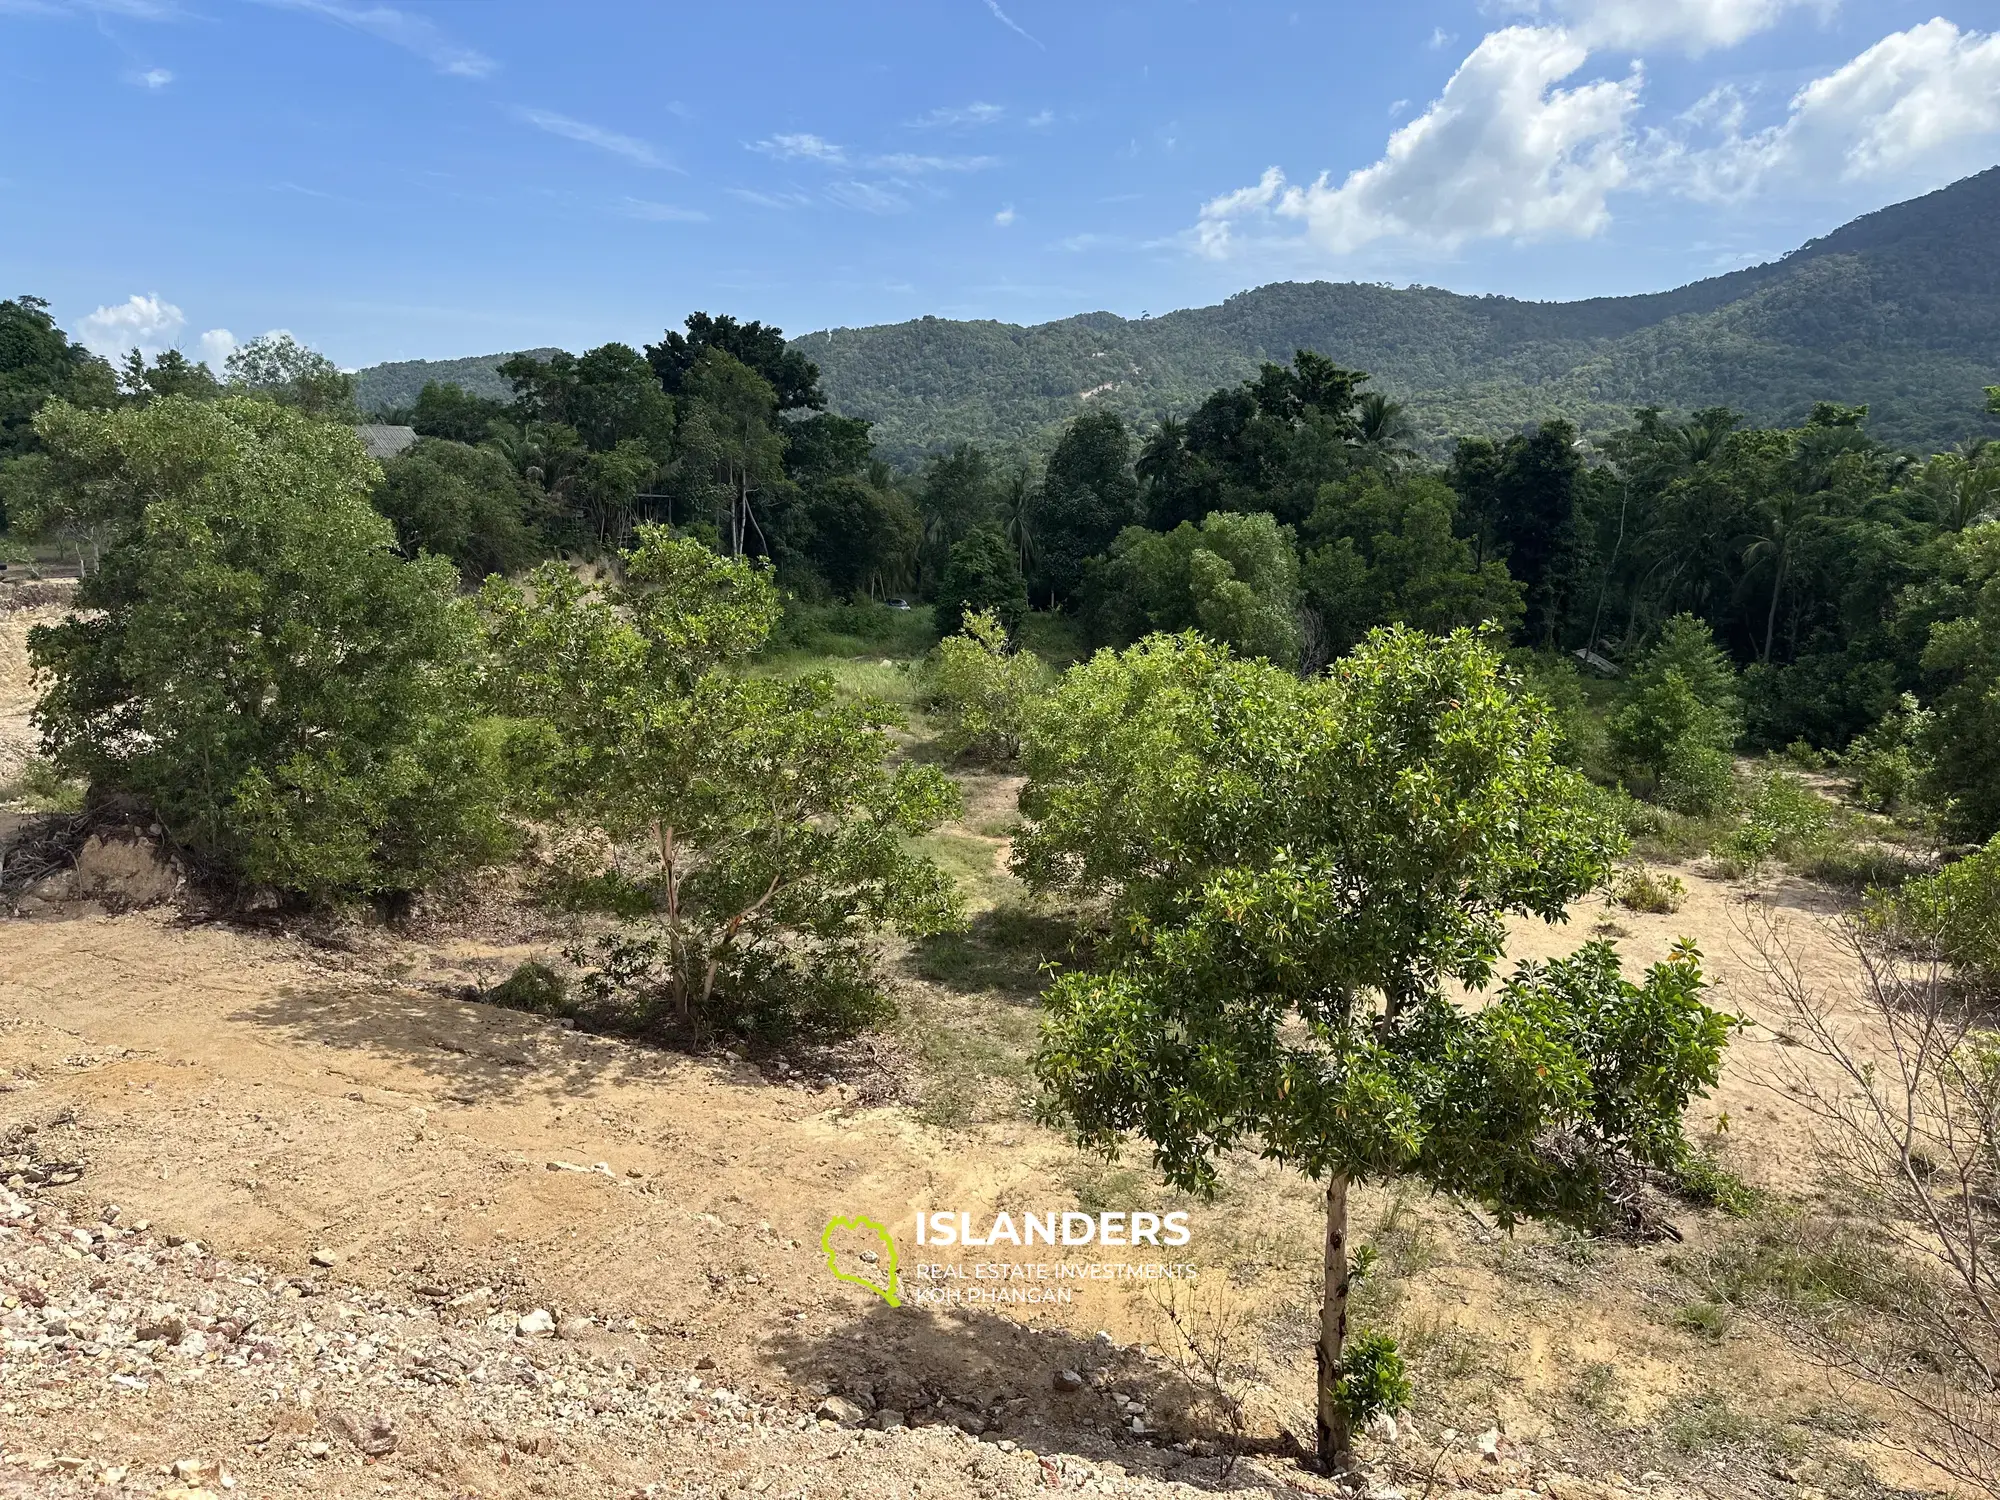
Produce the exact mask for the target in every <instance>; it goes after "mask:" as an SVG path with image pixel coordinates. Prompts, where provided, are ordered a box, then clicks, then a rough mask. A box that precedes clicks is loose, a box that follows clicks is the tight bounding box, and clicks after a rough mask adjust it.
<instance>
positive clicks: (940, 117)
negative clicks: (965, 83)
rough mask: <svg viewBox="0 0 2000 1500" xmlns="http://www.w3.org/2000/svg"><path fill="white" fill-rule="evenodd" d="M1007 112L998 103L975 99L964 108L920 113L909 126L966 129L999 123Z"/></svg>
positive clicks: (933, 128)
mask: <svg viewBox="0 0 2000 1500" xmlns="http://www.w3.org/2000/svg"><path fill="white" fill-rule="evenodd" d="M1006 114H1007V111H1006V110H1005V109H1003V108H1002V107H1001V106H1000V105H998V104H982V103H980V102H979V101H977V100H974V101H973V102H972V103H971V104H968V105H965V106H964V107H962V108H958V109H953V108H949V107H945V108H939V109H934V110H932V111H931V112H930V113H929V114H924V115H918V116H917V118H916V119H914V120H911V121H910V122H909V127H910V129H912V130H964V129H966V128H967V127H969V126H974V125H997V124H999V123H1000V121H1001V120H1003V119H1004V118H1006Z"/></svg>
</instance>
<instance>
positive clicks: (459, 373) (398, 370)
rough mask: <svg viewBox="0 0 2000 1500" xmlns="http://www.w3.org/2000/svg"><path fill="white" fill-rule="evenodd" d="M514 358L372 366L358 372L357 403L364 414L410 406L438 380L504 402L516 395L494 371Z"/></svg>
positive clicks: (541, 353)
mask: <svg viewBox="0 0 2000 1500" xmlns="http://www.w3.org/2000/svg"><path fill="white" fill-rule="evenodd" d="M521 352H523V353H527V354H532V355H534V356H535V358H537V359H547V358H548V357H549V356H550V355H551V354H554V353H555V352H556V351H555V350H553V349H527V350H523V351H521ZM513 357H514V351H513V350H509V351H508V352H506V353H505V354H472V355H468V356H466V357H465V358H464V359H401V360H396V361H394V362H393V363H390V364H386V365H370V366H369V367H368V368H367V369H365V370H359V371H356V372H355V386H354V399H355V401H356V402H357V403H359V405H360V407H361V409H362V410H363V411H369V412H373V411H385V410H387V409H388V408H390V407H394V406H408V405H410V403H411V402H413V401H415V400H416V399H417V392H419V391H421V390H422V389H423V388H424V383H425V382H426V381H431V380H435V381H438V382H440V383H442V384H444V385H456V386H460V387H462V388H463V389H464V390H465V391H466V392H468V393H469V394H471V395H474V396H487V397H490V398H492V399H493V400H495V401H505V400H507V399H508V398H510V397H511V396H512V395H513V394H514V391H513V388H512V387H511V386H509V385H508V384H507V382H506V381H504V380H502V379H501V378H500V377H499V375H497V374H496V373H495V371H496V370H498V369H499V367H500V366H501V365H502V364H504V363H506V362H507V361H508V360H510V359H512V358H513Z"/></svg>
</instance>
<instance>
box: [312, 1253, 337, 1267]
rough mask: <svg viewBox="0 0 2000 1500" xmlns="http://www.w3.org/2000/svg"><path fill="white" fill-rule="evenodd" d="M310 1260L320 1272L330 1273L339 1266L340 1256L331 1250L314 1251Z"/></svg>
mask: <svg viewBox="0 0 2000 1500" xmlns="http://www.w3.org/2000/svg"><path fill="white" fill-rule="evenodd" d="M310 1259H311V1261H312V1263H313V1264H314V1265H316V1266H318V1267H319V1268H320V1269H321V1270H322V1271H331V1270H332V1269H333V1268H334V1267H335V1266H337V1265H339V1264H340V1256H339V1254H338V1252H336V1251H333V1250H326V1249H320V1250H315V1251H313V1253H312V1255H311V1257H310Z"/></svg>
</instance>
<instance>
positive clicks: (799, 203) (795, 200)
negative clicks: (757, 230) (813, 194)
mask: <svg viewBox="0 0 2000 1500" xmlns="http://www.w3.org/2000/svg"><path fill="white" fill-rule="evenodd" d="M723 191H724V192H726V193H728V194H729V196H730V197H732V198H741V199H742V200H743V201H744V202H745V203H754V204H756V205H757V206H758V207H759V208H803V207H805V205H806V204H808V203H810V202H812V199H810V198H808V197H807V196H806V195H805V194H804V193H760V192H756V191H755V190H753V189H751V188H735V187H733V188H724V189H723Z"/></svg>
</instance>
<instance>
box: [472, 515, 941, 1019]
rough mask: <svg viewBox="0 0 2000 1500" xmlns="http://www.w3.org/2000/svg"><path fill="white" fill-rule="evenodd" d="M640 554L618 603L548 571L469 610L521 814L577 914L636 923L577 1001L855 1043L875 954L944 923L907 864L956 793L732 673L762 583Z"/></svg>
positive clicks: (644, 537)
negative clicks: (581, 906) (876, 944)
mask: <svg viewBox="0 0 2000 1500" xmlns="http://www.w3.org/2000/svg"><path fill="white" fill-rule="evenodd" d="M638 535H639V544H638V546H637V547H636V548H634V549H632V550H631V551H629V552H627V553H626V554H625V555H624V559H623V561H624V570H623V571H624V579H625V581H624V582H622V583H619V584H616V585H612V586H608V587H605V588H602V589H593V588H590V587H587V586H586V585H585V584H584V583H583V582H581V581H580V580H579V579H578V578H577V577H576V576H575V574H574V573H573V572H571V571H570V570H569V569H568V568H565V567H562V566H560V565H556V564H546V565H544V566H543V567H541V568H539V569H537V570H536V571H535V572H534V573H533V574H531V575H530V577H529V579H528V581H527V585H526V587H525V588H517V587H514V586H511V585H508V584H506V583H504V582H502V581H500V580H497V579H493V580H489V581H488V583H487V586H486V589H485V591H484V594H483V595H482V602H483V603H484V605H485V607H486V609H487V611H488V613H489V615H490V617H491V619H492V622H493V624H492V635H493V642H494V648H495V651H496V654H497V657H498V662H499V666H500V670H499V671H498V672H496V673H495V675H494V681H493V687H494V691H495V694H496V696H497V698H498V699H499V701H500V703H501V704H502V706H503V707H504V709H505V711H507V712H508V713H510V714H512V715H513V716H514V717H515V719H516V721H517V728H516V731H515V733H514V735H513V736H512V738H511V741H510V744H509V746H508V752H509V758H510V763H511V764H512V766H513V768H514V771H515V775H516V778H517V785H518V786H519V787H520V789H521V792H520V795H521V804H522V809H523V811H525V812H529V813H531V814H533V815H535V816H537V817H538V818H540V819H542V820H545V821H546V823H547V824H548V825H549V826H551V827H552V828H553V829H554V830H555V832H556V835H557V849H558V851H559V852H558V858H557V868H558V873H559V875H560V876H561V877H562V879H563V881H564V883H565V884H566V885H567V887H568V889H569V890H570V891H571V892H572V893H573V894H574V895H575V896H577V897H578V898H579V899H583V898H587V899H590V900H592V901H594V902H595V903H596V904H599V905H602V906H605V907H608V908H610V909H613V910H616V911H619V912H621V913H623V914H626V915H628V916H629V915H638V916H641V917H642V918H643V922H642V925H640V926H639V927H637V928H636V929H633V930H627V931H624V932H621V933H619V934H617V935H615V936H614V937H612V938H610V939H607V940H606V941H605V942H604V943H603V944H601V945H600V946H599V948H598V949H597V950H596V952H595V954H594V957H593V956H588V955H584V954H579V955H577V956H576V958H577V961H578V962H579V963H587V964H588V966H589V968H590V972H589V973H588V974H586V976H585V978H584V987H585V991H586V993H588V994H590V995H591V996H592V997H593V999H595V1000H596V1001H597V1002H598V1003H599V1004H608V1003H610V1000H611V999H612V997H614V996H615V997H622V1002H623V1004H624V1005H625V1006H626V1008H627V1010H628V1011H629V1014H630V1018H631V1020H632V1022H633V1024H636V1025H640V1026H654V1025H664V1026H667V1027H670V1028H674V1029H678V1030H681V1031H684V1032H685V1031H692V1032H697V1033H699V1032H706V1031H711V1030H714V1029H716V1028H718V1027H721V1028H727V1029H734V1030H737V1031H740V1032H743V1033H745V1034H755V1035H765V1034H769V1033H770V1031H771V1030H772V1029H773V1028H776V1029H780V1030H782V1029H784V1028H788V1027H814V1028H832V1029H839V1028H842V1027H846V1026H849V1025H851V1024H858V1023H859V1022H860V1021H862V1020H864V1019H866V1018H867V1017H869V1016H872V1015H875V1014H877V1013H878V1012H879V1009H880V1006H881V1003H882V1002H881V1000H880V996H879V991H878V990H877V988H876V987H875V986H874V985H873V982H872V980H871V978H870V976H869V971H868V963H867V940H868V938H869V936H870V935H871V934H872V933H873V932H874V931H876V930H878V929H880V928H885V927H886V928H891V929H894V930H898V931H902V932H906V933H909V934H911V935H915V936H922V935H924V934H926V933H931V932H936V931H939V930H942V929H943V928H945V927H948V926H950V925H952V923H953V922H954V921H956V919H957V901H956V898H955V895H954V893H953V891H952V890H951V887H950V882H949V881H948V879H947V878H946V877H945V876H944V875H943V873H942V872H941V871H939V870H938V869H937V868H936V867H935V866H934V865H933V864H931V863H930V862H929V861H928V860H925V859H923V858H921V857H918V856H916V855H914V854H912V853H910V852H909V850H908V848H907V845H908V842H909V840H910V839H911V838H912V837H913V836H915V835H917V834H921V833H923V832H924V831H925V830H927V829H929V828H932V827H935V826H936V825H937V824H938V823H939V822H941V821H943V820H944V819H945V818H946V817H948V816H950V815H951V814H952V813H953V812H954V811H955V810H956V808H957V806H958V797H957V792H956V789H955V788H954V787H953V785H952V784H951V783H950V782H949V781H948V780H947V779H946V778H945V777H944V775H943V774H942V773H941V772H939V771H938V770H937V769H936V768H935V767H929V766H916V765H907V764H906V765H903V766H901V767H899V768H897V769H896V770H894V771H891V770H890V769H889V768H888V766H887V764H886V761H887V758H888V755H889V751H890V742H889V738H888V735H887V733H886V732H885V731H886V729H887V728H888V726H889V725H890V724H891V723H893V722H895V716H894V715H893V714H891V713H890V712H889V711H888V710H887V708H886V706H885V705H883V704H880V703H878V702H874V701H870V700H866V699H863V700H860V701H845V700H843V698H842V697H841V695H840V694H839V693H838V692H837V691H836V689H835V687H834V684H833V682H832V680H831V679H830V678H828V677H826V676H824V675H821V676H815V677H807V678H802V679H798V680H781V679H777V678H772V677H760V676H749V675H745V674H743V673H742V672H741V671H739V670H738V667H739V666H740V664H742V663H743V662H744V661H745V660H746V659H747V658H748V657H749V656H750V655H752V654H753V653H754V652H756V651H757V650H758V649H759V648H760V647H761V646H762V645H763V644H764V642H765V640H766V638H767V637H768V635H769V633H770V631H771V628H772V626H773V624H775V622H776V621H777V619H778V615H779V605H778V599H777V593H776V590H775V588H774V586H773V584H772V582H771V579H770V577H769V575H768V573H767V572H766V571H764V570H761V569H759V568H756V567H754V566H753V565H752V564H750V563H749V562H748V561H747V560H745V559H741V558H724V557H719V556H717V555H716V554H715V553H713V552H711V551H709V550H708V549H707V548H705V547H703V546H702V545H701V544H700V543H698V542H695V541H691V540H686V539H681V538H676V537H674V536H672V535H671V534H670V533H669V532H667V531H666V530H665V529H664V528H661V527H641V528H640V529H639V533H638Z"/></svg>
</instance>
